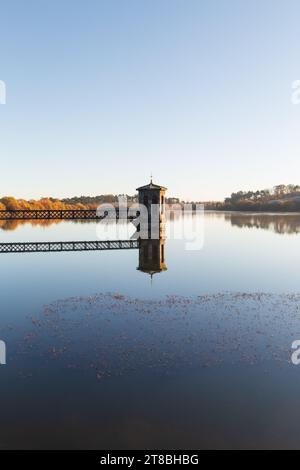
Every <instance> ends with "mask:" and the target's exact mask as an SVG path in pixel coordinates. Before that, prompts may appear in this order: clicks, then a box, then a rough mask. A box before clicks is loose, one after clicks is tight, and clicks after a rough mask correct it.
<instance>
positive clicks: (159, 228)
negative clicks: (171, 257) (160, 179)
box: [137, 179, 167, 239]
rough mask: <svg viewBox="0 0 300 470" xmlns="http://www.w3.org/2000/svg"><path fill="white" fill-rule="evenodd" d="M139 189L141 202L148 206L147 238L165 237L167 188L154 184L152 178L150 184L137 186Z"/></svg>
mask: <svg viewBox="0 0 300 470" xmlns="http://www.w3.org/2000/svg"><path fill="white" fill-rule="evenodd" d="M137 191H138V197H139V204H141V205H143V206H144V207H146V209H147V211H148V221H147V222H148V236H146V238H152V239H153V238H155V239H160V238H164V234H165V205H166V203H165V194H166V191H167V188H165V187H164V186H160V185H158V184H154V183H153V182H152V179H151V181H150V183H149V184H147V185H145V186H141V187H140V188H137ZM141 214H142V213H141ZM140 230H141V228H138V231H140ZM144 238H145V237H144Z"/></svg>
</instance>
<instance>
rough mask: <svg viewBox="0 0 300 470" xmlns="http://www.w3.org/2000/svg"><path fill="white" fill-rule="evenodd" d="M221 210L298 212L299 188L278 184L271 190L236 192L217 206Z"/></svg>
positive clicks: (299, 206)
mask: <svg viewBox="0 0 300 470" xmlns="http://www.w3.org/2000/svg"><path fill="white" fill-rule="evenodd" d="M218 208H219V209H222V210H240V211H275V212H280V211H283V212H295V211H300V186H298V185H293V184H289V185H284V184H280V185H278V186H274V188H272V189H263V190H257V191H238V192H237V193H232V194H231V196H230V197H228V198H226V199H225V201H224V203H223V204H221V205H219V206H218Z"/></svg>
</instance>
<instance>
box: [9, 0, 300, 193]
mask: <svg viewBox="0 0 300 470" xmlns="http://www.w3.org/2000/svg"><path fill="white" fill-rule="evenodd" d="M299 18H300V2H299V1H298V0H285V1H283V0H282V1H281V0H280V1H279V0H251V1H250V0H206V1H204V0H202V1H201V0H85V1H79V0H59V1H58V0H52V1H50V0H47V1H46V0H27V1H26V2H25V1H24V0H10V1H9V2H1V4H0V19H1V26H0V80H4V81H5V82H6V86H7V104H6V105H5V106H3V105H2V106H0V158H1V179H0V181H1V185H0V195H14V196H16V197H26V198H30V197H41V196H54V197H63V196H72V195H80V194H91V195H95V194H100V193H107V192H112V193H124V192H125V193H126V192H127V193H129V194H132V193H133V192H134V190H135V188H136V187H137V186H139V185H141V184H144V183H145V182H147V180H148V179H149V175H150V173H151V172H153V175H154V180H155V181H156V182H158V183H161V184H163V185H166V186H167V187H168V188H169V194H170V195H171V194H172V195H178V196H180V197H182V198H185V199H189V200H193V199H197V200H204V199H222V198H223V197H225V196H226V195H229V194H230V193H231V192H232V191H236V190H239V189H248V188H251V189H257V188H269V187H271V186H273V185H275V184H279V183H295V184H296V183H297V184H299V183H300V158H299V157H300V132H299V131H300V106H295V105H292V104H291V84H292V82H293V81H294V80H297V79H300V58H299V57H300V54H299V52H300V29H299Z"/></svg>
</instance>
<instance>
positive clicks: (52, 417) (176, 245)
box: [0, 213, 300, 449]
mask: <svg viewBox="0 0 300 470" xmlns="http://www.w3.org/2000/svg"><path fill="white" fill-rule="evenodd" d="M178 223H179V222H178V221H177V222H171V224H173V225H174V224H178ZM98 225H99V224H98ZM98 225H97V224H96V223H73V222H63V223H55V224H52V225H50V226H41V225H34V226H32V225H31V224H29V223H26V224H19V225H11V224H7V223H2V225H1V227H0V241H1V242H12V241H58V240H59V241H69V240H96V239H97V229H98V233H99V226H98ZM132 232H133V230H132ZM124 233H125V227H124ZM105 236H106V237H107V236H108V233H106V232H103V237H104V238H105ZM120 238H124V237H122V233H121V236H120ZM125 238H126V237H125ZM299 247H300V215H298V214H288V215H281V214H277V215H265V214H260V215H257V214H237V213H235V214H230V213H206V214H205V216H204V246H203V249H202V250H200V251H187V250H186V249H185V241H184V240H167V242H166V247H165V264H166V266H167V270H166V271H164V272H161V273H159V274H156V275H154V277H153V279H151V276H150V275H148V274H146V273H143V272H141V271H139V270H137V267H138V264H139V253H138V250H128V251H127V250H124V251H108V252H80V253H40V254H10V255H0V262H1V317H0V339H2V340H5V341H6V343H7V365H6V366H1V367H0V383H1V405H0V406H1V408H0V409H1V428H0V448H3V449H5V448H9V449H11V448H34V449H37V448H55V449H57V448H75V449H76V448H79V449H82V448H94V449H107V448H108V449H134V448H143V449H145V448H146V449H147V448H148V449H150V448H152V449H153V448H156V449H158V448H169V449H182V448H193V449H195V448H259V447H269V448H276V447H284V448H288V447H300V442H299V438H298V435H299V432H298V428H299V423H300V410H299V406H298V394H297V390H298V388H299V387H300V366H299V367H296V366H293V365H292V364H291V362H290V356H291V343H292V341H293V340H295V339H300V296H299V295H298V293H299V292H300V289H299V274H298V273H299V265H300V249H299Z"/></svg>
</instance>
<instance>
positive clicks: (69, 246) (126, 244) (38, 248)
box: [0, 240, 139, 253]
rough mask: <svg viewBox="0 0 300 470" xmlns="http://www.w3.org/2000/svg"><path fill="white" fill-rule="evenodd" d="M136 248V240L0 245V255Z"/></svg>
mask: <svg viewBox="0 0 300 470" xmlns="http://www.w3.org/2000/svg"><path fill="white" fill-rule="evenodd" d="M138 247H139V242H138V240H105V241H98V240H97V241H72V242H26V243H0V253H46V252H56V251H99V250H130V249H136V248H138Z"/></svg>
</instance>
